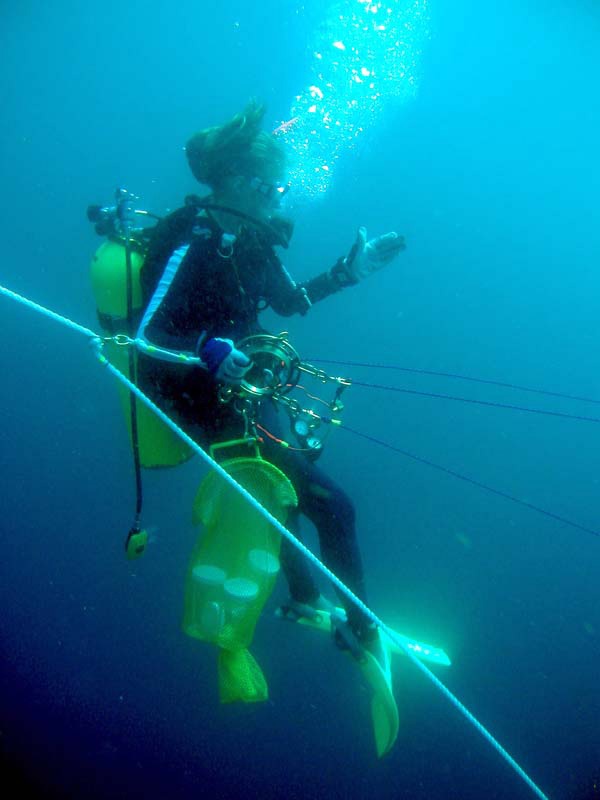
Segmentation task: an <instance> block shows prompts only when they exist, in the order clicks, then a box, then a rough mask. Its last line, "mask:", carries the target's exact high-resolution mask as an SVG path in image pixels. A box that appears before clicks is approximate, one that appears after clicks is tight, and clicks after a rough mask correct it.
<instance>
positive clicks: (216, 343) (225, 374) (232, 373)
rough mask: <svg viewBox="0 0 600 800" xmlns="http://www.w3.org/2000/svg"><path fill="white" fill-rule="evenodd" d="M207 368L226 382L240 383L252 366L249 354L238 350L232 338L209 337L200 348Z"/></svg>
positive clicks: (218, 378)
mask: <svg viewBox="0 0 600 800" xmlns="http://www.w3.org/2000/svg"><path fill="white" fill-rule="evenodd" d="M200 356H201V358H202V360H203V361H204V363H205V364H206V368H207V369H208V371H209V372H210V373H211V375H214V376H215V378H216V379H217V380H219V381H223V382H224V383H233V384H237V383H240V381H241V380H242V378H243V377H244V375H245V374H246V373H247V372H248V370H249V369H250V366H251V361H250V359H249V358H248V356H246V355H244V353H242V352H241V350H238V349H237V348H236V346H235V345H234V343H233V342H232V341H231V339H219V338H214V339H209V340H208V341H207V342H206V344H205V345H204V346H203V347H202V349H201V350H200Z"/></svg>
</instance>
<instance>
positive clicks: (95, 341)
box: [0, 286, 548, 800]
mask: <svg viewBox="0 0 600 800" xmlns="http://www.w3.org/2000/svg"><path fill="white" fill-rule="evenodd" d="M0 293H1V294H4V295H5V296H6V297H9V298H11V299H12V300H16V301H17V302H19V303H22V304H23V305H25V306H27V307H28V308H31V309H32V310H34V311H37V312H39V313H41V314H43V315H45V316H47V317H49V318H50V319H53V320H55V321H56V322H60V323H62V324H63V325H65V326H66V327H68V328H71V329H72V330H75V331H77V332H78V333H82V334H84V335H85V336H87V337H88V338H89V339H90V343H91V345H92V346H93V348H94V350H95V352H96V355H97V356H98V358H99V360H100V362H101V364H102V365H103V366H105V367H106V368H107V369H108V371H109V372H111V373H112V375H114V377H115V378H116V379H117V380H118V381H120V382H121V383H122V384H123V385H124V386H126V387H127V388H128V389H129V391H131V392H133V394H135V396H136V397H137V398H138V399H139V400H140V401H141V402H142V403H144V404H145V405H146V406H147V407H148V408H149V409H151V410H152V411H153V412H154V413H155V414H156V415H157V416H158V417H159V418H160V419H161V420H162V421H163V422H164V424H165V425H166V426H167V427H168V428H170V429H171V430H172V431H174V432H175V433H176V434H177V435H178V436H179V437H180V438H181V439H182V440H183V441H184V442H185V443H186V444H187V445H188V446H189V447H190V448H191V449H192V450H193V451H194V452H195V453H197V454H198V455H199V456H200V457H201V458H202V459H203V461H205V462H206V463H207V464H208V465H209V466H210V467H212V469H214V470H216V471H217V473H218V474H219V475H220V476H221V477H222V478H223V480H225V481H227V483H229V484H230V486H232V487H233V488H234V489H235V490H236V491H238V492H239V493H240V494H241V495H242V496H243V497H245V499H246V500H247V501H248V502H249V503H250V504H251V505H252V506H253V507H254V508H255V509H256V510H257V511H258V512H259V513H261V514H262V515H263V516H264V517H265V518H266V519H267V520H268V521H269V522H270V523H271V525H273V526H274V527H275V528H276V529H277V530H278V531H279V533H281V535H282V536H285V537H286V539H288V540H289V541H290V542H291V543H292V544H293V545H294V547H296V548H297V549H298V550H300V552H301V553H302V554H303V555H304V556H306V558H307V559H308V560H309V561H310V562H311V563H312V564H313V565H314V566H315V567H316V568H317V569H318V570H319V571H320V572H322V573H323V575H325V576H326V577H327V578H328V579H329V580H330V581H331V582H332V583H333V584H334V586H336V587H337V588H338V589H339V590H340V592H342V594H344V595H345V596H346V597H347V598H348V599H349V600H351V601H352V602H353V603H354V604H355V605H356V606H357V607H358V608H360V610H361V611H362V612H363V613H364V614H365V616H366V617H368V618H369V619H370V620H371V621H372V622H373V623H374V624H375V625H378V626H379V627H380V628H381V630H382V631H383V632H384V633H385V635H386V636H387V637H388V638H389V639H390V640H391V641H392V642H393V643H394V644H395V645H396V646H397V647H398V648H400V650H401V651H402V652H403V653H404V654H405V655H406V656H407V658H409V659H410V660H411V661H412V663H413V664H414V665H415V666H416V667H417V668H418V669H419V670H420V671H421V672H422V673H423V674H424V675H425V676H426V677H427V678H428V679H429V680H430V681H431V683H433V685H434V686H435V687H436V688H437V689H438V690H439V691H440V692H442V694H443V695H444V696H445V697H446V698H447V699H448V700H449V701H450V702H451V703H452V705H454V707H455V708H456V709H458V711H460V713H461V714H462V715H463V716H464V717H465V718H466V719H467V720H468V721H469V722H470V723H471V724H472V725H473V726H474V727H475V728H476V730H478V731H479V733H480V734H481V735H482V736H483V737H484V738H485V739H487V741H488V742H489V743H490V744H491V745H492V747H493V748H494V749H495V750H496V751H497V752H498V753H499V754H500V755H501V756H502V758H504V760H505V761H506V762H507V763H508V764H509V765H510V766H511V767H512V768H513V770H515V772H516V773H517V775H519V777H520V778H521V779H522V780H523V781H525V783H526V784H527V785H528V786H529V788H530V789H531V790H532V791H533V792H534V794H536V795H537V796H538V797H539V798H541V800H548V798H547V796H546V795H545V794H544V793H543V792H542V790H541V789H540V788H539V787H538V786H537V785H536V784H535V783H534V782H533V781H532V779H531V778H530V777H529V776H528V775H527V773H526V772H525V771H524V770H523V769H522V767H520V766H519V764H517V762H516V761H515V760H514V758H513V757H512V756H511V755H510V753H508V752H507V751H506V750H505V749H504V748H503V747H502V745H501V744H500V743H499V742H498V741H497V740H496V739H495V738H494V737H493V736H492V734H491V733H490V732H489V731H488V730H487V729H486V728H485V727H484V726H483V725H482V724H481V723H480V722H479V721H478V720H477V719H476V718H475V717H474V716H473V714H471V712H470V711H469V710H468V709H467V708H466V707H465V706H464V705H463V704H462V703H461V702H460V700H459V699H458V698H457V697H455V696H454V695H453V694H452V692H451V691H450V690H449V689H448V688H447V687H446V686H444V684H443V683H442V682H441V681H440V680H439V678H437V677H436V676H435V675H434V674H433V672H431V670H430V669H428V668H427V667H426V666H425V664H423V662H422V661H420V660H419V659H418V658H417V657H416V656H415V654H414V653H413V652H412V650H411V649H410V648H409V647H408V646H407V645H406V644H405V642H404V641H403V640H402V639H401V638H400V637H398V636H397V635H396V634H395V632H394V631H393V630H391V629H390V628H388V627H387V625H386V624H385V623H384V622H383V621H382V620H381V619H379V617H378V616H377V615H376V614H375V613H374V612H373V611H371V609H370V608H368V606H366V605H365V604H364V603H363V601H362V600H361V599H360V598H358V597H357V596H356V595H355V594H354V592H352V591H351V590H350V589H349V588H348V587H347V586H346V585H345V584H344V583H342V581H341V580H340V579H339V578H338V577H337V575H335V574H334V573H333V572H332V571H331V570H330V569H329V568H328V567H326V566H325V564H323V563H322V561H320V560H319V559H318V558H317V556H315V555H314V553H312V552H311V551H310V550H309V549H308V548H307V547H306V546H305V545H304V544H303V543H302V542H301V541H300V540H299V539H297V538H296V537H295V536H294V535H293V534H292V533H291V532H290V531H288V529H287V528H285V527H284V526H283V525H282V524H281V523H280V522H279V521H278V520H277V519H275V517H274V516H273V515H272V514H271V513H270V512H269V511H267V509H266V508H264V506H262V505H261V504H260V503H259V502H258V501H257V500H256V498H254V497H253V496H252V495H251V494H250V493H249V492H248V491H247V490H246V489H245V488H244V487H243V486H241V484H239V483H237V481H235V480H234V479H233V478H232V477H231V475H230V474H229V473H228V472H226V471H225V470H224V469H223V467H221V466H220V465H219V464H218V463H217V462H216V461H215V460H214V459H212V458H211V457H210V455H209V454H208V453H206V452H205V451H204V450H203V449H202V448H201V447H200V446H199V445H198V444H197V443H196V442H195V441H194V440H193V439H192V438H191V437H190V436H188V435H187V433H185V431H183V430H182V429H181V428H180V427H179V426H178V425H177V424H176V423H175V422H173V420H172V419H170V418H169V417H168V416H167V415H166V414H165V413H164V412H163V411H161V409H160V408H159V407H158V406H157V405H155V403H153V402H152V400H150V398H149V397H147V396H146V395H145V394H144V393H143V392H142V391H141V390H140V389H139V388H138V387H137V386H136V385H135V384H134V383H132V382H131V381H130V380H129V379H128V378H127V377H126V376H125V375H124V374H123V373H122V372H120V371H119V370H118V369H117V368H116V367H114V366H113V365H112V364H111V363H110V362H109V361H108V359H107V358H106V356H104V354H103V353H102V346H103V342H102V339H101V338H100V337H99V336H98V335H97V334H95V333H94V332H93V331H91V330H90V329H89V328H85V327H84V326H83V325H78V324H77V323H75V322H73V321H71V320H70V319H68V318H67V317H63V316H61V315H60V314H56V313H54V312H53V311H50V310H49V309H47V308H44V306H41V305H39V304H38V303H34V302H32V301H31V300H28V299H27V298H25V297H23V296H21V295H19V294H16V292H12V291H11V290H10V289H6V288H5V287H3V286H0Z"/></svg>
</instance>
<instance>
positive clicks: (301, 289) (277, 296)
mask: <svg viewBox="0 0 600 800" xmlns="http://www.w3.org/2000/svg"><path fill="white" fill-rule="evenodd" d="M344 261H345V259H344V258H340V259H339V260H338V261H337V262H336V263H335V264H334V266H333V267H332V268H331V269H330V270H328V271H327V272H323V273H321V275H317V276H316V277H315V278H311V279H310V280H308V281H304V282H303V283H299V284H296V283H295V282H294V281H293V280H292V278H291V277H290V275H289V273H288V272H287V270H286V269H285V267H284V266H283V264H281V262H279V261H277V265H276V268H275V269H274V277H273V280H272V286H273V294H272V297H271V298H270V305H271V308H272V309H273V311H275V312H276V313H277V314H280V315H281V316H284V317H289V316H291V315H292V314H306V312H307V311H308V309H309V308H310V307H311V306H312V305H314V304H315V303H318V302H319V301H321V300H324V299H325V298H326V297H329V296H330V295H332V294H335V293H336V292H339V291H340V289H344V288H345V287H346V286H354V285H355V283H356V281H353V280H352V279H351V278H350V277H349V276H348V273H347V272H346V270H345V268H344Z"/></svg>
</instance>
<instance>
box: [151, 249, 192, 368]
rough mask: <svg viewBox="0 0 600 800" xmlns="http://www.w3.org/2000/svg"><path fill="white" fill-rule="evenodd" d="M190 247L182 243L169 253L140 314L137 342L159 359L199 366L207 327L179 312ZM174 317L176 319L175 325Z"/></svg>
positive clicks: (184, 289)
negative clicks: (188, 321)
mask: <svg viewBox="0 0 600 800" xmlns="http://www.w3.org/2000/svg"><path fill="white" fill-rule="evenodd" d="M189 249H190V245H189V244H185V245H182V246H181V247H178V248H177V249H176V250H175V251H174V252H173V253H172V254H171V257H170V258H169V260H168V262H167V265H166V267H165V269H164V272H163V274H162V276H161V278H160V280H159V282H158V286H157V287H156V289H155V291H154V294H153V295H152V297H151V298H150V302H149V303H148V306H147V308H146V311H145V313H144V316H143V317H142V321H141V323H140V326H139V328H138V331H137V335H136V346H137V347H138V348H139V349H140V350H142V351H143V352H144V353H146V354H147V355H150V356H152V357H153V358H158V359H160V360H162V361H171V362H175V363H187V364H190V363H192V364H194V363H195V364H199V365H201V366H202V365H203V361H202V359H201V358H200V356H199V348H200V346H201V345H202V343H203V342H204V341H205V339H206V331H205V330H202V328H200V327H198V324H197V323H196V322H195V320H194V324H191V325H190V324H185V320H184V319H183V316H184V315H183V314H182V303H181V297H182V295H183V296H185V292H186V290H187V286H186V283H187V281H186V280H185V264H184V259H185V258H186V256H187V253H188V250H189ZM182 265H183V267H182ZM183 307H184V308H185V305H184V306H183ZM174 319H177V320H178V324H177V326H175V325H174V324H173V320H174Z"/></svg>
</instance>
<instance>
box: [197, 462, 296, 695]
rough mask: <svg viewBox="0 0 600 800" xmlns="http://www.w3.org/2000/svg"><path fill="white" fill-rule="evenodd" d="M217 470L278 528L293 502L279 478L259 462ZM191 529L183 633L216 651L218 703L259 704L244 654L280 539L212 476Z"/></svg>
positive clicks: (253, 666)
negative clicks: (195, 532)
mask: <svg viewBox="0 0 600 800" xmlns="http://www.w3.org/2000/svg"><path fill="white" fill-rule="evenodd" d="M222 466H223V468H224V469H226V470H227V471H228V472H229V473H230V474H231V475H232V476H233V477H234V478H235V480H236V481H237V482H238V483H240V484H241V485H242V486H243V487H244V488H245V489H246V490H247V491H248V492H250V494H252V496H253V497H255V498H256V499H257V500H258V501H259V503H260V504H261V505H262V506H264V507H265V508H266V509H267V510H268V511H269V512H270V513H271V514H272V515H273V516H274V517H275V518H276V519H277V520H279V521H280V522H282V523H283V522H285V519H286V517H287V512H288V508H289V507H290V506H293V505H296V504H297V502H298V501H297V498H296V493H295V491H294V488H293V486H292V484H291V483H290V481H289V479H288V478H287V477H286V476H285V475H284V474H283V472H281V470H279V469H277V467H275V466H273V464H270V463H269V462H267V461H264V460H263V459H262V458H260V457H255V458H248V457H244V458H234V459H230V460H229V461H226V462H224V463H223V465H222ZM193 521H194V523H195V524H202V525H203V530H202V533H201V534H200V536H199V538H198V541H197V542H196V545H195V547H194V550H193V553H192V557H191V559H190V563H189V565H188V570H187V576H186V584H185V607H184V615H183V630H184V631H185V633H186V634H188V636H192V637H194V638H196V639H202V640H203V641H208V642H212V643H213V644H215V645H217V647H219V648H220V650H221V654H220V658H219V683H220V692H221V698H222V700H223V698H224V697H226V698H228V699H227V700H223V702H231V701H232V700H236V699H240V700H244V701H245V702H255V701H256V700H260V699H264V698H265V697H266V691H267V689H266V683H265V682H264V677H263V675H262V672H261V671H260V667H259V666H258V664H257V663H256V661H255V660H254V658H253V657H252V656H251V655H250V653H249V652H247V648H248V647H249V645H250V644H251V642H252V638H253V636H254V629H255V627H256V623H257V621H258V618H259V616H260V613H261V611H262V609H263V607H264V604H265V602H266V601H267V599H268V597H269V595H270V593H271V591H272V589H273V586H274V584H275V580H276V578H277V574H278V572H279V550H280V544H281V536H280V534H279V532H278V531H277V530H276V529H275V528H274V527H273V525H272V524H271V523H270V522H268V521H267V520H266V519H265V517H264V516H263V515H262V514H261V513H260V512H258V511H257V510H256V509H254V508H253V507H252V506H251V505H250V503H248V501H247V500H246V499H245V498H244V497H242V495H241V494H240V493H239V492H238V491H237V490H236V489H234V488H233V487H232V486H230V485H229V484H228V483H227V482H226V481H225V480H224V479H223V478H222V477H221V476H220V475H219V474H218V473H217V472H211V473H209V474H208V475H207V476H206V478H205V479H204V480H203V482H202V484H201V485H200V488H199V489H198V493H197V495H196V499H195V502H194V509H193ZM226 653H227V654H228V655H226ZM236 676H237V677H236Z"/></svg>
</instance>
